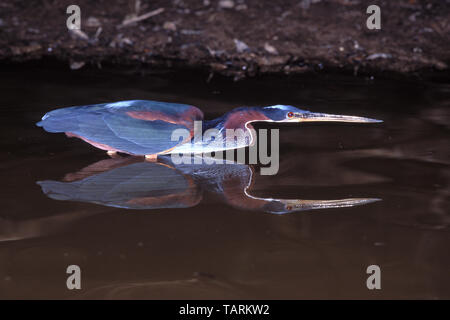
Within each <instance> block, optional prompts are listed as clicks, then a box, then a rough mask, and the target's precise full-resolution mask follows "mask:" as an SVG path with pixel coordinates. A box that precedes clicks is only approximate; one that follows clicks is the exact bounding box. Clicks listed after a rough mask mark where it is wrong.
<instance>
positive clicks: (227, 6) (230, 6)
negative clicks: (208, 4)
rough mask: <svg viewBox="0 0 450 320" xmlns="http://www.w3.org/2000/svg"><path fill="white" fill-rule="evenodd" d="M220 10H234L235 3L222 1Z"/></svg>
mask: <svg viewBox="0 0 450 320" xmlns="http://www.w3.org/2000/svg"><path fill="white" fill-rule="evenodd" d="M219 8H221V9H233V8H234V1H232V0H220V1H219Z"/></svg>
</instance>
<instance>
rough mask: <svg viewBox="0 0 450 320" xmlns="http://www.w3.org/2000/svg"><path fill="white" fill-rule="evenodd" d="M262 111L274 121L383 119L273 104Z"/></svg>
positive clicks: (371, 120)
mask: <svg viewBox="0 0 450 320" xmlns="http://www.w3.org/2000/svg"><path fill="white" fill-rule="evenodd" d="M262 110H263V113H264V114H265V115H266V116H267V117H268V118H269V119H271V120H272V121H274V122H312V121H328V122H330V121H331V122H355V123H376V122H383V120H376V119H370V118H364V117H356V116H344V115H337V114H327V113H318V112H310V111H307V110H301V109H298V108H296V107H293V106H287V105H274V106H268V107H263V108H262Z"/></svg>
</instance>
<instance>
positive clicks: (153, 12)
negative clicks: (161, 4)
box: [118, 8, 164, 28]
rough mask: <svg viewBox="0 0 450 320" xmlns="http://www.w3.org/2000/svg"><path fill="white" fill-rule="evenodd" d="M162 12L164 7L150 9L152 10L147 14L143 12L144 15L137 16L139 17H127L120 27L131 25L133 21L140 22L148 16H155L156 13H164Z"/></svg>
mask: <svg viewBox="0 0 450 320" xmlns="http://www.w3.org/2000/svg"><path fill="white" fill-rule="evenodd" d="M162 12H164V8H159V9H156V10H153V11H150V12H147V13H146V14H143V15H141V16H137V17H132V18H129V19H126V20H124V21H123V22H122V24H121V25H119V26H118V27H119V28H123V27H126V26H128V25H130V24H132V23H135V22H139V21H142V20H145V19H148V18H150V17H153V16H156V15H158V14H160V13H162Z"/></svg>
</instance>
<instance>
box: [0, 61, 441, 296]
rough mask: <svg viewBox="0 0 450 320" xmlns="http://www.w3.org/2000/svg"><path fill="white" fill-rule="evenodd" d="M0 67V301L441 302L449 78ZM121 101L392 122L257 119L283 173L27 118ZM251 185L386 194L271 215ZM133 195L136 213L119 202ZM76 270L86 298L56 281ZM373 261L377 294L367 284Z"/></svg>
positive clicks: (280, 193) (210, 111) (279, 192)
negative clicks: (106, 145)
mask: <svg viewBox="0 0 450 320" xmlns="http://www.w3.org/2000/svg"><path fill="white" fill-rule="evenodd" d="M0 72H1V77H0V90H1V95H0V112H1V127H0V132H1V142H0V143H1V159H2V160H1V182H2V183H1V198H2V209H1V215H0V298H3V299H17V298H32V299H43V298H44V299H45V298H64V299H66V298H67V299H86V298H89V299H91V298H93V299H103V298H126V299H127V298H139V299H174V298H187V299H190V298H201V299H203V298H204V299H220V298H223V299H234V298H236V299H241V298H242V299H305V298H325V299H340V298H354V299H380V298H395V299H397V298H406V299H416V298H424V299H440V298H450V278H449V267H450V255H449V248H450V213H449V210H448V205H449V198H450V197H449V192H450V186H449V183H450V171H449V120H450V112H449V110H450V109H449V107H450V99H449V97H450V85H449V84H448V83H447V84H446V83H444V82H442V81H440V82H439V81H438V82H429V81H419V80H413V81H404V80H402V81H394V80H382V79H372V80H370V79H365V78H354V77H350V76H348V77H347V76H326V75H321V76H302V77H293V78H291V77H288V78H283V79H281V78H272V77H265V78H260V79H251V80H245V81H241V82H237V83H234V82H230V81H227V80H225V79H217V78H213V79H212V81H211V82H209V83H207V82H206V76H205V75H203V74H195V72H188V73H187V72H181V73H170V74H163V73H161V74H153V75H140V76H137V75H127V74H126V73H124V72H112V71H105V70H104V71H98V70H89V69H87V70H83V69H82V70H79V71H76V72H73V71H70V70H66V69H65V68H63V67H55V66H52V67H46V68H44V67H37V66H30V67H28V68H22V67H21V68H18V67H11V66H3V67H2V68H1V71H0ZM128 99H148V100H160V101H169V102H181V103H188V104H192V105H196V106H198V107H199V108H201V109H202V110H203V111H204V112H205V115H206V118H208V119H212V118H214V117H216V116H219V115H221V114H223V113H224V112H226V111H227V110H230V109H232V108H234V107H237V106H243V105H272V104H292V105H294V106H297V107H304V108H305V109H309V110H311V111H317V112H328V113H339V114H351V115H359V116H367V117H371V118H376V119H383V120H384V121H385V122H384V123H382V124H367V125H355V124H336V123H334V124H333V123H328V124H327V123H322V124H302V125H287V126H286V125H283V126H281V125H280V126H274V125H273V126H272V125H271V126H267V125H258V126H257V127H258V128H280V169H279V172H278V174H277V175H275V176H262V175H260V174H259V170H256V169H257V168H256V169H255V170H254V172H253V175H251V174H249V172H251V171H249V170H252V169H251V167H249V166H245V165H241V166H234V167H232V168H231V169H230V170H229V171H226V172H224V170H223V169H220V168H219V169H217V170H209V171H208V170H206V171H205V170H203V169H202V168H200V169H199V168H193V167H192V168H188V167H183V168H176V169H173V168H172V167H170V166H164V165H159V164H151V163H150V164H148V163H147V164H146V163H143V162H142V161H137V162H136V161H135V160H130V159H126V160H123V159H109V158H108V157H107V156H106V154H104V152H102V151H100V150H97V149H94V148H93V147H91V146H89V145H88V144H86V143H84V142H82V141H80V140H77V139H69V138H67V137H65V136H64V135H62V134H51V133H47V132H45V131H43V130H42V129H41V128H38V127H36V126H35V125H34V124H35V122H37V121H38V120H39V119H40V117H42V115H43V114H44V113H45V112H47V111H49V110H51V109H54V108H57V107H62V106H72V105H84V104H92V103H102V102H111V101H118V100H128ZM102 160H105V161H102ZM122 162H125V163H122ZM249 168H250V169H249ZM199 172H200V173H199ZM86 173H88V174H86ZM89 175H90V176H89ZM88 176H89V177H88ZM83 179H91V180H89V181H91V182H92V183H91V184H89V183H88V182H89V181H88V180H83ZM92 179H93V180H92ZM95 179H97V180H95ZM38 181H40V182H41V185H39V184H37V182H38ZM42 181H51V182H49V183H50V184H51V185H47V186H46V188H47V189H46V188H44V189H46V190H43V189H42V188H41V186H42ZM77 181H85V182H86V181H87V182H86V183H85V185H88V186H89V185H90V186H92V185H93V186H94V187H91V189H89V187H86V188H84V189H83V190H81V189H80V188H81V187H80V184H77V183H78V182H77ZM71 183H72V184H71ZM249 183H252V187H251V189H249V190H250V191H249V193H250V194H251V195H252V196H253V197H257V198H259V199H308V200H317V199H321V200H332V199H343V198H351V197H358V198H379V199H382V200H381V201H378V202H373V203H368V204H364V205H360V206H355V207H345V208H328V209H319V210H303V211H302V210H291V212H288V213H285V214H274V212H278V213H281V212H280V211H282V210H281V209H280V205H279V203H275V202H274V201H273V200H271V201H269V202H267V201H266V202H264V201H263V202H258V201H256V200H255V199H252V198H251V197H249V196H248V195H247V194H245V193H244V188H245V187H246V185H247V184H249ZM49 190H50V191H49ZM43 191H46V193H47V194H46V193H45V192H43ZM136 197H137V198H138V199H140V200H138V201H134V202H132V203H133V205H134V206H137V207H140V210H136V209H125V208H120V207H121V206H122V207H123V206H125V205H124V203H125V204H130V203H131V202H130V201H129V200H130V199H132V198H136ZM255 201H256V203H255ZM271 212H272V213H271ZM72 264H75V265H78V266H80V268H81V272H82V273H81V286H82V288H81V290H72V291H71V290H68V289H67V287H66V279H67V277H68V274H66V268H67V267H68V266H69V265H72ZM370 265H378V266H379V267H380V269H381V289H380V290H368V289H367V287H366V279H367V277H368V276H369V275H368V274H367V273H366V269H367V267H368V266H370Z"/></svg>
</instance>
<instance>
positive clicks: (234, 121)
mask: <svg viewBox="0 0 450 320" xmlns="http://www.w3.org/2000/svg"><path fill="white" fill-rule="evenodd" d="M203 120H204V119H203V112H202V111H201V110H200V109H198V108H197V107H194V106H191V105H187V104H179V103H168V102H160V101H150V100H127V101H118V102H112V103H102V104H94V105H86V106H75V107H67V108H60V109H56V110H53V111H50V112H48V113H46V114H45V115H44V116H43V117H42V120H41V121H40V122H38V123H37V125H38V126H40V127H43V128H44V129H45V130H46V131H47V132H53V133H57V132H61V133H65V134H66V135H67V136H68V137H76V138H80V139H82V140H84V141H85V142H87V143H89V144H91V145H93V146H94V147H97V148H99V149H102V150H105V151H106V152H107V153H108V154H109V155H110V156H114V155H115V154H116V153H117V152H120V153H125V154H130V155H136V156H145V158H146V159H149V160H152V161H155V160H156V159H157V157H158V156H159V155H164V154H171V153H180V152H183V151H186V150H189V151H191V153H202V152H204V151H206V150H207V151H208V152H211V151H216V150H215V149H217V144H215V146H214V148H215V149H214V148H213V149H211V148H208V144H207V143H205V142H204V141H203V142H201V143H198V142H196V141H194V140H195V139H194V129H195V123H196V122H198V121H200V122H201V129H202V130H203V131H206V130H208V129H215V130H217V132H219V133H220V134H225V132H226V131H227V130H228V129H233V130H236V129H241V130H243V131H245V132H247V133H249V132H250V135H251V139H244V141H240V142H236V143H235V144H234V145H232V146H231V147H230V146H227V149H237V148H241V147H245V146H248V145H250V144H251V143H252V140H254V139H253V138H254V130H253V127H252V123H254V122H276V123H301V122H319V121H320V122H324V121H331V122H352V123H377V122H382V120H376V119H371V118H365V117H358V116H347V115H336V114H327V113H316V112H310V111H307V110H302V109H299V108H296V107H294V106H290V105H272V106H265V107H240V108H235V109H233V110H231V111H229V112H227V113H226V114H224V115H223V116H221V117H219V118H217V119H214V120H209V121H203ZM177 129H183V130H187V132H188V133H189V134H188V135H187V137H185V139H178V140H176V139H173V138H172V134H173V132H174V131H175V130H177ZM186 146H188V148H186Z"/></svg>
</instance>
